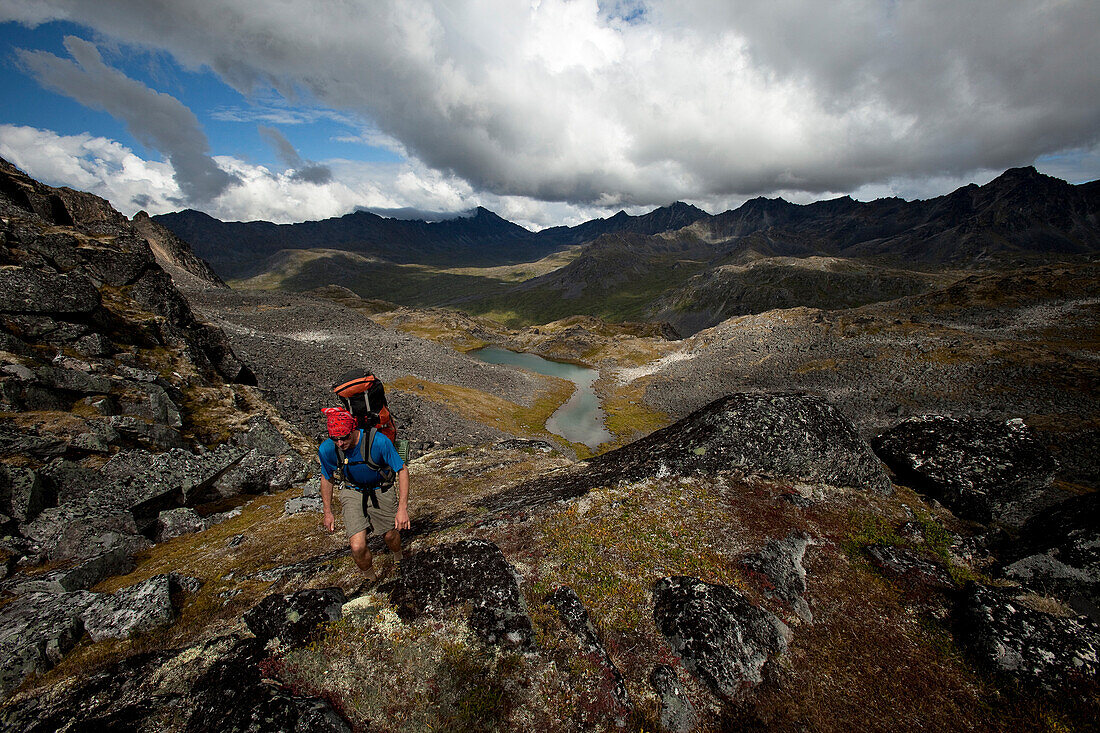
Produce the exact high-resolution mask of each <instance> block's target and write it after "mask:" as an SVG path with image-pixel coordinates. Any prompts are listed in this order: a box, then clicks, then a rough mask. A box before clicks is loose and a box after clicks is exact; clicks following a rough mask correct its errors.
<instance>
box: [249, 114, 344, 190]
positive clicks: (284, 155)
mask: <svg viewBox="0 0 1100 733" xmlns="http://www.w3.org/2000/svg"><path fill="white" fill-rule="evenodd" d="M259 130H260V135H262V136H263V137H264V139H265V140H267V141H268V142H269V143H270V144H271V147H272V148H274V149H275V154H276V155H277V156H279V160H281V161H283V163H285V164H286V165H287V166H289V167H290V168H292V169H293V172H292V173H291V178H296V179H297V180H299V181H305V182H306V183H317V184H321V183H328V182H329V181H331V180H332V170H331V169H330V168H329V167H328V166H325V165H320V164H318V163H314V162H311V161H306V160H303V159H302V156H300V155H298V151H297V150H295V149H294V146H293V145H292V144H291V142H290V141H289V140H287V139H286V136H285V135H283V133H281V132H279V131H278V130H277V129H275V128H274V127H266V126H264V125H260V126H259Z"/></svg>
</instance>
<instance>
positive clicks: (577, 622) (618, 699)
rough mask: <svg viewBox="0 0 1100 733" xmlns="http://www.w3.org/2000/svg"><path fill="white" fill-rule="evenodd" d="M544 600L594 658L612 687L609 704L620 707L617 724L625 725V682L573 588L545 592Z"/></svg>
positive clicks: (627, 705)
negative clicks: (611, 700)
mask: <svg viewBox="0 0 1100 733" xmlns="http://www.w3.org/2000/svg"><path fill="white" fill-rule="evenodd" d="M543 600H544V601H545V602H546V603H549V604H550V605H551V606H553V607H554V608H556V609H557V611H558V615H559V616H560V617H561V620H562V623H564V624H565V627H566V628H567V629H569V630H570V631H572V632H573V633H574V634H576V635H577V639H578V641H579V642H580V645H581V649H582V651H583V652H584V653H585V654H587V655H588V656H589V657H591V658H594V659H595V662H596V664H597V665H598V666H599V668H600V670H601V671H602V673H603V676H604V679H605V680H606V687H609V688H610V689H611V696H612V698H613V699H614V703H613V705H611V706H609V707H610V708H612V709H613V708H615V707H618V708H619V719H620V721H621V723H620V725H625V724H626V718H627V716H628V715H629V714H630V711H631V710H632V706H631V704H630V695H629V694H628V693H627V690H626V682H625V680H623V675H622V673H621V672H619V669H618V668H617V667H616V666H615V663H614V662H613V661H611V657H610V656H609V655H608V653H607V650H606V649H605V648H604V645H603V642H602V641H600V637H599V634H597V633H596V627H595V626H594V625H593V624H592V620H591V619H590V618H589V617H588V611H587V610H586V609H585V607H584V604H583V603H581V599H580V598H578V597H577V594H576V592H575V591H574V590H573V589H572V588H567V587H565V586H562V587H561V588H558V589H557V590H555V591H554V592H552V593H550V594H549V595H547V596H546V598H545V599H543ZM599 692H600V691H599V690H597V691H595V693H596V694H599Z"/></svg>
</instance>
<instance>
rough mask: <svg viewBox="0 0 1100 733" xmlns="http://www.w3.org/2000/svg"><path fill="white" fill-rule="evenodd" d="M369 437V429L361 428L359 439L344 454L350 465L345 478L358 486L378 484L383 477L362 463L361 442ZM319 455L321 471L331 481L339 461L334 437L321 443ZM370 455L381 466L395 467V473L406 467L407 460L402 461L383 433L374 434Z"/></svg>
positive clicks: (345, 468)
mask: <svg viewBox="0 0 1100 733" xmlns="http://www.w3.org/2000/svg"><path fill="white" fill-rule="evenodd" d="M369 437H370V431H369V430H360V431H359V440H358V441H357V442H356V443H355V445H353V446H352V447H351V448H349V449H348V451H347V452H346V453H345V454H344V457H345V458H347V459H348V465H346V466H345V467H344V478H345V479H347V480H348V481H349V482H350V483H353V484H357V485H358V486H371V485H376V484H377V483H378V482H379V481H381V479H382V476H381V475H380V474H379V473H378V472H377V471H375V470H373V469H371V468H368V467H367V464H366V463H361V461H362V460H363V455H362V453H360V452H359V450H360V448H359V443H361V442H363V441H364V440H367V439H368V438H369ZM317 455H318V457H320V459H321V473H323V474H324V475H325V478H327V479H328V480H329V481H331V480H332V473H333V471H335V470H336V464H337V461H338V459H337V456H336V443H335V442H334V441H333V440H332V438H329V439H328V440H326V441H325V442H324V443H321V447H320V448H318V449H317ZM370 457H371V460H372V461H374V462H375V463H376V464H378V465H379V466H389V467H390V468H392V469H393V472H394V473H397V472H398V471H400V470H401V469H402V468H404V467H405V462H404V461H402V460H401V456H399V455H398V454H397V449H396V448H394V447H393V442H392V441H391V440H390V439H389V438H387V437H386V436H385V435H383V434H382V433H375V434H374V444H373V445H372V446H371V451H370Z"/></svg>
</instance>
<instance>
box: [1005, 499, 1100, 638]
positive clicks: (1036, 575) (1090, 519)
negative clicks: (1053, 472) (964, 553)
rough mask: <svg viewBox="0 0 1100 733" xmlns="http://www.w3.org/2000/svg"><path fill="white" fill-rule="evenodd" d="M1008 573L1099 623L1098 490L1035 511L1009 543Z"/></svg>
mask: <svg viewBox="0 0 1100 733" xmlns="http://www.w3.org/2000/svg"><path fill="white" fill-rule="evenodd" d="M1005 556H1006V560H1007V562H1006V563H1005V566H1004V574H1005V575H1006V576H1007V577H1009V578H1012V579H1013V580H1016V581H1018V582H1020V583H1022V584H1024V585H1026V586H1027V587H1029V588H1032V589H1034V590H1037V591H1039V592H1042V593H1049V594H1051V595H1054V596H1056V597H1058V598H1060V599H1062V600H1063V601H1065V602H1066V603H1067V604H1069V605H1070V606H1071V607H1073V608H1074V609H1075V610H1076V611H1077V612H1078V613H1084V614H1087V615H1088V616H1090V617H1091V618H1092V620H1093V621H1095V622H1097V623H1100V493H1096V492H1093V493H1091V494H1084V495H1082V496H1076V497H1073V498H1072V499H1068V500H1066V501H1065V502H1063V503H1061V504H1059V505H1058V506H1056V507H1054V508H1053V509H1051V510H1050V511H1047V512H1043V513H1042V514H1040V515H1038V516H1036V517H1034V518H1033V519H1032V520H1031V521H1029V522H1028V523H1027V524H1025V525H1024V526H1023V528H1022V529H1021V530H1020V535H1019V539H1017V540H1016V541H1015V542H1013V543H1010V544H1009V545H1008V548H1007V550H1006V551H1005Z"/></svg>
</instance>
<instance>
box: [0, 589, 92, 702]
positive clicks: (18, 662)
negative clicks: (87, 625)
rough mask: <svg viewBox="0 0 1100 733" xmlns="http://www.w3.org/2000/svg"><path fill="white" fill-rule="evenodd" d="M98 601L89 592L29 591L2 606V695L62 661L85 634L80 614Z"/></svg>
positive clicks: (0, 651)
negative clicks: (29, 676) (56, 592)
mask: <svg viewBox="0 0 1100 733" xmlns="http://www.w3.org/2000/svg"><path fill="white" fill-rule="evenodd" d="M96 600H97V597H96V594H95V593H89V592H87V591H77V592H75V593H65V594H62V595H57V594H55V593H29V594H27V595H25V596H21V597H19V598H17V599H15V600H14V601H12V602H11V603H8V604H6V605H4V606H0V695H7V694H8V693H10V692H11V691H12V690H14V689H15V688H16V687H18V686H19V685H20V684H22V682H23V680H25V679H26V678H27V676H28V675H31V674H42V673H43V672H46V671H47V670H49V669H51V668H52V667H53V666H54V665H55V664H57V663H58V662H59V661H61V658H62V657H63V656H65V655H66V654H68V652H69V650H71V649H72V648H73V647H74V646H75V645H76V643H77V642H78V641H79V640H80V637H81V636H83V635H84V622H83V620H82V619H81V615H82V614H83V613H84V611H85V609H87V607H88V606H90V605H91V604H92V603H94V602H95V601H96Z"/></svg>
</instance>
